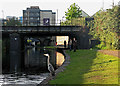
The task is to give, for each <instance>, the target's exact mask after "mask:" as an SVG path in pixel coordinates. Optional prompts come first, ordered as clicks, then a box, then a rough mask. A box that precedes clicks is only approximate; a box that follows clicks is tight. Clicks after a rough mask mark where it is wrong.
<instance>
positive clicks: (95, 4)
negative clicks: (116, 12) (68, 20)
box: [0, 0, 120, 19]
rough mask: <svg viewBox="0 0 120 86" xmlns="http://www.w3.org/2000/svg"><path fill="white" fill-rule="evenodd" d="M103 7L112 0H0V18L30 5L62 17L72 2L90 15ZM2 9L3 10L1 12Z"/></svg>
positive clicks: (12, 14)
mask: <svg viewBox="0 0 120 86" xmlns="http://www.w3.org/2000/svg"><path fill="white" fill-rule="evenodd" d="M103 1H104V9H108V8H111V7H112V2H113V0H59V1H58V0H0V18H3V13H4V18H5V17H6V16H17V17H18V16H22V10H25V9H26V8H27V7H30V6H39V8H40V9H41V10H53V12H57V9H58V17H59V19H62V17H63V16H65V11H67V8H69V6H70V5H71V4H73V3H74V2H75V3H76V4H78V5H79V6H80V8H81V9H82V10H83V11H85V12H86V13H88V15H90V16H92V15H93V14H94V13H96V12H97V11H98V10H100V9H101V8H102V6H103ZM119 1H120V0H114V2H115V4H118V2H119ZM2 10H3V12H2Z"/></svg>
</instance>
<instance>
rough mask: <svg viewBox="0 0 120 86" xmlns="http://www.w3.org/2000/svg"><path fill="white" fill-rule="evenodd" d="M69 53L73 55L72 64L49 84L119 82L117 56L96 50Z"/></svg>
mask: <svg viewBox="0 0 120 86" xmlns="http://www.w3.org/2000/svg"><path fill="white" fill-rule="evenodd" d="M67 53H68V54H69V55H70V57H71V59H70V64H69V65H68V66H67V67H66V70H65V71H64V72H61V73H59V74H58V75H57V77H56V79H54V80H51V81H50V82H49V84H118V58H117V57H114V56H110V55H104V54H102V53H100V52H97V51H95V50H78V51H77V52H73V51H72V52H70V51H67ZM119 59H120V58H119Z"/></svg>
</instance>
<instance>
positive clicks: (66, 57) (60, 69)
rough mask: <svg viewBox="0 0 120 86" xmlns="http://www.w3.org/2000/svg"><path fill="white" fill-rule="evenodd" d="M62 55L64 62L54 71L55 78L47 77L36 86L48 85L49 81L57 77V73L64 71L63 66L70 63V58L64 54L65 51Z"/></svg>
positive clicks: (64, 51)
mask: <svg viewBox="0 0 120 86" xmlns="http://www.w3.org/2000/svg"><path fill="white" fill-rule="evenodd" d="M63 54H64V55H65V61H64V63H63V64H62V66H60V67H59V68H58V69H56V70H55V76H54V77H53V76H51V75H49V76H48V77H47V78H46V79H44V80H43V81H42V82H41V83H40V84H39V85H38V86H41V85H42V84H48V82H49V81H50V80H53V79H55V78H56V76H57V75H58V73H60V72H63V71H64V70H65V69H66V68H65V66H67V65H68V64H69V63H70V56H69V55H68V54H67V53H66V50H63Z"/></svg>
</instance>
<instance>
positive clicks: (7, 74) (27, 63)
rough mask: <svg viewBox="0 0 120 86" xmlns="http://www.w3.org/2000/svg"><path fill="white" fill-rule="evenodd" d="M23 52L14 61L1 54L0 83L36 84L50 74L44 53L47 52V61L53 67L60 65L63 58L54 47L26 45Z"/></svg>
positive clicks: (5, 85)
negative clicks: (0, 70) (1, 70)
mask: <svg viewBox="0 0 120 86" xmlns="http://www.w3.org/2000/svg"><path fill="white" fill-rule="evenodd" d="M23 54H24V55H22V56H24V57H23V58H22V59H20V58H17V59H14V61H13V58H12V60H11V58H10V57H9V55H4V56H3V63H2V64H3V65H2V67H3V68H2V69H3V72H2V75H0V85H2V86H7V85H8V84H19V85H21V86H24V85H25V86H37V85H38V84H40V83H41V82H42V81H43V80H44V79H46V77H47V76H48V75H49V74H50V73H49V71H48V66H47V59H48V57H47V56H45V55H44V54H49V56H50V59H49V61H50V63H51V64H52V65H53V67H54V69H57V68H58V67H60V66H61V65H62V64H63V62H64V60H65V58H64V55H63V54H62V53H60V52H58V51H57V50H56V49H49V48H47V49H46V48H40V47H28V46H26V48H25V51H24V53H23ZM14 58H15V57H14ZM18 60H19V61H18ZM8 86H9V85H8Z"/></svg>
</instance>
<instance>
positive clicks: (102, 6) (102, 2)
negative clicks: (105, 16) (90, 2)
mask: <svg viewBox="0 0 120 86" xmlns="http://www.w3.org/2000/svg"><path fill="white" fill-rule="evenodd" d="M102 9H103V10H104V0H103V1H102Z"/></svg>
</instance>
